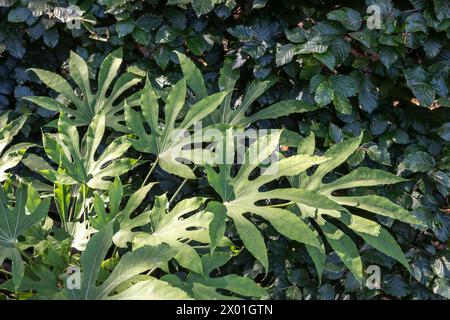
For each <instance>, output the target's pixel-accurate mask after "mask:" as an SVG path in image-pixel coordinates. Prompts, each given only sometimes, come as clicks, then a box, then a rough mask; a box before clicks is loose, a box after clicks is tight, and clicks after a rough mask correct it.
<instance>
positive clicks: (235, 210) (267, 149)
mask: <svg viewBox="0 0 450 320" xmlns="http://www.w3.org/2000/svg"><path fill="white" fill-rule="evenodd" d="M279 138H280V131H277V132H275V133H271V134H270V135H262V136H260V137H259V138H258V140H256V141H255V142H253V143H252V144H251V145H250V147H249V148H248V150H247V152H246V153H245V159H244V161H242V165H241V167H240V169H239V171H238V172H237V174H236V175H234V176H233V175H232V168H233V163H234V148H235V146H234V138H233V131H232V129H228V130H226V134H225V135H224V139H223V143H222V144H220V145H219V146H220V147H218V149H217V151H216V152H217V153H218V154H219V155H221V156H222V155H223V159H220V160H221V161H218V163H219V165H218V168H219V172H216V170H215V169H214V168H213V167H212V166H210V165H207V178H208V182H209V184H210V185H211V186H212V187H213V188H214V189H215V190H216V192H217V193H218V194H219V195H220V197H221V198H222V203H223V206H224V207H225V208H226V214H227V216H228V217H229V218H231V219H232V220H233V223H234V225H235V227H236V229H237V231H238V233H239V236H240V238H241V239H242V241H243V243H244V246H245V247H246V248H247V250H248V251H250V252H251V253H252V254H253V255H254V256H255V258H256V259H258V260H259V261H260V262H261V263H262V264H263V266H264V267H265V268H266V270H268V258H267V249H266V245H265V243H264V238H263V236H262V235H261V233H260V232H259V231H258V229H257V227H256V226H255V225H254V224H253V223H252V222H250V221H249V219H248V218H247V217H246V216H245V214H246V213H251V214H255V215H257V216H259V217H261V218H263V219H265V220H267V221H268V222H269V223H270V224H271V225H272V226H273V227H274V228H275V229H276V230H277V231H278V232H280V233H281V234H283V235H284V236H286V237H288V238H290V239H292V240H295V241H298V242H302V243H305V244H308V245H311V246H313V247H317V248H318V249H319V248H320V242H319V240H318V239H317V236H316V235H315V234H314V233H313V232H312V231H311V230H310V229H309V228H308V226H307V225H306V224H305V223H304V221H303V220H302V219H301V218H300V217H298V216H297V215H295V214H294V213H292V212H291V211H289V210H286V209H281V208H275V207H270V206H264V205H260V204H259V203H261V202H262V201H264V200H271V199H273V200H275V199H279V200H286V201H293V202H300V203H305V204H312V203H314V204H316V205H317V206H319V207H321V208H323V209H329V210H341V209H342V210H344V208H342V207H341V206H340V205H338V204H336V203H335V202H333V201H331V200H329V199H327V198H326V197H324V196H321V195H319V194H317V193H314V192H312V191H308V190H300V189H273V190H270V191H261V189H262V188H263V187H264V185H266V184H267V183H269V182H271V181H273V180H276V179H278V178H280V177H283V176H293V175H297V174H298V173H299V172H302V171H304V170H306V169H308V168H309V167H311V166H313V165H316V164H319V163H322V162H324V161H325V160H326V158H324V157H316V156H310V155H299V156H293V157H289V158H286V159H282V160H280V161H272V163H271V164H270V165H269V166H268V167H267V168H266V170H265V171H264V172H262V173H261V174H260V175H259V176H258V177H256V178H253V177H252V179H250V175H251V174H252V173H253V172H254V171H255V170H256V169H258V168H260V167H261V164H262V163H263V161H265V160H267V159H268V158H269V157H270V156H271V155H272V154H273V153H274V152H275V151H276V149H277V147H278V143H279ZM237 150H238V151H240V150H239V147H238V148H237ZM257 203H258V204H257ZM215 208H217V209H220V208H219V207H217V206H216V207H215ZM215 208H214V207H210V209H211V210H212V211H216V210H215ZM222 223H225V222H224V221H222Z"/></svg>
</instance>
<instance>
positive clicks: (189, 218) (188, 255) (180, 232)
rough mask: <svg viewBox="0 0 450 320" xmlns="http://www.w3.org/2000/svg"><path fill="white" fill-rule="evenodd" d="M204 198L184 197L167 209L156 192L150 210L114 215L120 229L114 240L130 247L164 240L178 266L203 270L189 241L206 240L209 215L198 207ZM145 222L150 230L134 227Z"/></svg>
mask: <svg viewBox="0 0 450 320" xmlns="http://www.w3.org/2000/svg"><path fill="white" fill-rule="evenodd" d="M205 200H206V199H205V198H198V197H195V198H190V199H185V200H182V201H180V202H178V203H177V204H176V205H175V207H174V208H173V209H171V210H167V207H168V200H167V197H166V195H165V194H164V195H162V196H158V197H156V199H155V202H154V204H153V207H152V209H151V210H149V211H146V212H143V213H141V214H140V215H138V216H136V217H134V218H132V217H131V212H126V213H124V214H123V215H121V216H118V218H117V219H118V220H119V221H120V230H119V231H118V232H117V233H116V234H115V235H114V238H113V240H114V243H115V244H116V245H117V246H119V247H126V246H127V243H128V242H131V243H132V244H133V248H134V249H136V248H140V247H143V246H146V245H151V246H155V245H158V244H161V243H166V244H168V245H169V246H170V247H171V248H172V249H173V251H174V252H175V253H176V254H175V259H176V260H177V261H178V263H179V264H180V265H181V266H183V267H185V268H187V269H190V270H192V271H194V272H196V273H198V274H203V269H202V262H201V259H200V256H199V254H198V253H197V251H196V250H195V248H194V246H193V245H195V244H192V242H197V243H200V244H208V243H209V241H210V240H209V233H208V226H209V224H210V222H211V220H212V218H213V217H212V214H211V213H210V212H206V211H204V210H200V211H199V209H201V207H202V206H203V205H204V203H205ZM196 211H198V212H196ZM193 212H195V213H193ZM145 226H147V227H148V228H147V229H150V230H149V231H145V230H136V228H142V227H145ZM221 240H222V239H221ZM219 242H220V240H219ZM223 242H224V241H222V243H223Z"/></svg>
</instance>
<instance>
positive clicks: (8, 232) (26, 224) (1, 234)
mask: <svg viewBox="0 0 450 320" xmlns="http://www.w3.org/2000/svg"><path fill="white" fill-rule="evenodd" d="M30 188H32V187H30V186H28V185H23V184H21V185H20V186H19V187H18V189H17V191H16V194H15V203H14V207H12V206H10V205H8V199H7V197H6V194H5V192H4V190H3V188H2V187H0V266H1V265H2V264H3V262H4V260H5V259H10V260H11V261H12V263H13V267H12V274H13V282H14V286H15V287H16V288H17V287H19V286H20V283H21V281H22V277H23V273H24V270H25V266H24V262H23V260H22V257H21V254H20V252H19V251H18V249H17V243H18V238H19V236H20V235H22V234H23V233H24V232H25V231H26V230H27V229H28V228H30V227H31V226H32V225H34V224H36V223H37V222H39V221H41V220H42V219H43V218H44V217H45V216H46V215H47V213H48V208H49V207H50V199H49V198H47V199H45V200H43V201H41V199H40V197H39V195H38V194H36V192H35V190H33V191H34V192H29V189H30Z"/></svg>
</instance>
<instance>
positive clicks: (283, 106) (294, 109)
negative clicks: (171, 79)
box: [177, 52, 317, 127]
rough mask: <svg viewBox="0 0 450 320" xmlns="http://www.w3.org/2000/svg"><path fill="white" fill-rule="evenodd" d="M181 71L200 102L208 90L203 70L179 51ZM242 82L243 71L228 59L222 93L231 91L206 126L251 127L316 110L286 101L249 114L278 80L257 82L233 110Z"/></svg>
mask: <svg viewBox="0 0 450 320" xmlns="http://www.w3.org/2000/svg"><path fill="white" fill-rule="evenodd" d="M177 55H178V59H179V60H180V64H181V69H182V71H183V75H184V77H185V79H186V83H187V85H188V86H189V88H191V89H192V91H194V94H195V96H196V98H197V100H200V99H202V98H204V97H205V96H206V95H207V89H206V85H205V82H204V79H203V77H202V74H201V72H200V70H199V69H198V68H197V67H196V66H195V64H194V62H192V60H190V59H189V58H188V57H186V56H185V55H184V54H182V53H179V52H177ZM238 79H239V70H238V69H233V68H232V61H231V60H228V59H227V60H225V62H224V65H223V67H222V69H221V70H220V77H219V90H220V91H223V92H227V93H226V96H225V98H224V99H223V101H222V103H221V104H220V108H218V109H217V110H215V111H214V112H212V113H211V114H210V115H209V116H208V117H207V118H206V119H205V120H206V121H205V123H206V124H220V123H222V124H228V125H232V126H241V127H247V126H248V125H249V124H251V123H253V122H256V121H258V120H264V119H275V118H278V117H281V116H285V115H289V114H291V113H302V112H309V111H313V110H316V109H317V107H315V106H313V105H311V104H309V103H307V102H306V101H303V100H284V101H280V102H277V103H275V104H273V105H271V106H268V107H267V108H264V109H262V110H259V111H257V112H254V113H252V114H251V115H248V113H249V112H250V111H252V110H251V108H252V105H253V104H254V102H255V101H256V100H257V99H258V98H259V97H260V96H261V95H262V94H264V93H265V92H266V91H267V90H268V89H269V88H271V87H272V86H273V85H274V84H275V83H276V81H277V78H275V77H269V78H267V79H266V80H254V81H252V82H251V83H250V84H249V86H248V87H247V89H246V91H245V94H244V97H243V99H242V102H241V103H240V105H239V106H238V107H237V108H233V107H232V95H233V90H234V89H235V87H236V82H237V80H238Z"/></svg>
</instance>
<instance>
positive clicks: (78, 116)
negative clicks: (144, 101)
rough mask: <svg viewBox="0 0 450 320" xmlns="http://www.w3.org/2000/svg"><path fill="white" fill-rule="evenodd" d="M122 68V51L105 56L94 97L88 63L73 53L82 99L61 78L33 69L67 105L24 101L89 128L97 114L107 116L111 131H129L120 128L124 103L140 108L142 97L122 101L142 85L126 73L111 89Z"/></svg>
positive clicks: (73, 71) (73, 69)
mask: <svg viewBox="0 0 450 320" xmlns="http://www.w3.org/2000/svg"><path fill="white" fill-rule="evenodd" d="M121 64H122V48H120V49H118V50H116V51H114V52H112V53H110V54H109V55H107V56H106V58H105V60H103V63H102V65H101V67H100V70H99V72H98V76H97V88H96V90H97V91H96V93H94V92H93V91H92V89H91V83H90V75H89V68H88V65H87V63H86V61H84V60H83V59H82V58H81V57H80V56H79V55H77V54H76V53H75V52H72V51H71V52H70V59H69V69H70V77H71V78H72V80H73V82H75V84H76V85H77V86H78V89H79V91H80V92H81V94H82V95H81V97H80V96H79V95H77V94H76V92H75V90H74V89H73V88H72V87H71V85H70V84H69V83H68V82H67V81H66V80H65V79H64V78H63V77H61V76H60V75H58V74H56V73H53V72H50V71H46V70H42V69H31V70H33V72H34V73H36V75H37V76H38V77H39V79H41V81H42V82H44V83H45V84H46V85H47V86H48V87H49V88H51V89H53V90H55V91H56V92H58V93H59V94H61V95H62V96H63V97H64V98H65V99H66V100H67V101H68V104H67V105H66V104H64V103H61V102H59V101H57V100H55V99H51V98H49V97H45V96H43V97H36V96H33V97H26V98H25V99H27V100H29V101H31V102H33V103H36V104H37V105H39V106H41V107H43V108H45V109H48V110H52V111H56V112H64V113H66V114H68V115H70V116H71V117H73V122H74V124H75V125H89V124H90V123H91V121H92V119H93V118H94V117H95V116H96V115H97V114H99V113H103V114H105V115H106V119H107V121H106V125H107V126H108V127H111V128H114V129H116V130H119V131H127V129H126V127H125V126H124V125H122V124H120V122H121V121H123V108H124V106H125V102H126V103H127V104H128V105H130V106H136V105H138V104H139V96H140V94H139V93H136V94H134V95H131V96H129V97H128V98H127V99H126V100H125V99H120V98H121V96H122V94H123V93H124V92H126V91H127V90H128V89H130V88H132V87H133V86H135V85H136V84H137V83H138V82H139V81H141V77H139V76H136V75H135V74H132V73H124V74H122V75H120V76H119V77H118V78H117V80H116V82H115V83H114V86H113V87H112V88H111V85H112V83H113V81H114V79H115V78H116V77H117V75H118V73H119V68H120V65H121Z"/></svg>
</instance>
